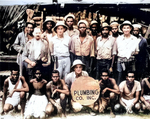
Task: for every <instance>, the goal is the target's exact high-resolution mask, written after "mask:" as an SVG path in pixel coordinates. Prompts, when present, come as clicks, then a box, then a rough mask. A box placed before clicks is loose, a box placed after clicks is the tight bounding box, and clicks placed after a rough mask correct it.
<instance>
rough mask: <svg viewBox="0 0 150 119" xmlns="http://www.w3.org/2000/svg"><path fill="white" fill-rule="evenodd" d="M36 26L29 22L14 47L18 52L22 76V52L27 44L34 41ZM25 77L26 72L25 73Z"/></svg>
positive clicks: (18, 36)
mask: <svg viewBox="0 0 150 119" xmlns="http://www.w3.org/2000/svg"><path fill="white" fill-rule="evenodd" d="M34 27H35V24H34V22H33V21H30V22H27V23H26V27H25V29H24V30H23V31H22V32H21V33H19V34H18V35H17V37H16V40H15V42H14V44H13V45H12V46H13V48H14V49H15V50H16V51H17V52H18V55H17V63H18V65H20V75H21V76H22V73H23V61H22V52H23V49H24V48H25V45H26V43H27V42H28V41H29V40H31V39H33V37H34V36H33V34H32V33H33V30H34ZM23 75H25V72H24V73H23Z"/></svg>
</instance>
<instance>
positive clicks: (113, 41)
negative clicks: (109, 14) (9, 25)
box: [2, 14, 150, 119]
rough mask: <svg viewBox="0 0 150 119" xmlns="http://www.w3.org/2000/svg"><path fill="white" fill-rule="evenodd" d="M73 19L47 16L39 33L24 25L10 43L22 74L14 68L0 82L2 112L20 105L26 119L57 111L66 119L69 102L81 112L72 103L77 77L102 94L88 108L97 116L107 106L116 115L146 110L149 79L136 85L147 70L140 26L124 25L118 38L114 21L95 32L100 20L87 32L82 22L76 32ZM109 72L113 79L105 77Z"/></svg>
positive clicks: (31, 25) (29, 24)
mask: <svg viewBox="0 0 150 119" xmlns="http://www.w3.org/2000/svg"><path fill="white" fill-rule="evenodd" d="M74 19H75V17H74V15H72V14H68V15H66V16H65V18H64V22H63V21H59V22H57V23H55V22H54V21H53V20H52V19H51V17H47V18H46V20H45V21H44V23H43V30H42V31H41V29H40V28H37V27H36V28H35V24H34V23H33V21H30V22H27V24H26V28H25V29H24V31H22V32H21V33H19V34H18V36H17V38H16V40H15V42H14V44H13V47H14V49H15V50H16V51H17V52H18V55H17V63H18V64H19V70H20V76H19V70H18V69H15V68H14V69H12V70H11V76H10V77H8V78H7V79H6V80H5V82H4V88H3V90H4V96H3V112H2V114H4V113H7V112H8V111H10V110H12V109H13V108H15V107H16V106H17V105H18V103H19V102H21V109H22V110H21V114H22V115H24V117H25V119H28V118H30V117H31V116H34V117H40V118H45V117H46V114H47V115H52V113H56V112H59V113H61V114H62V117H66V114H65V109H66V103H67V102H68V104H69V106H70V107H72V109H73V110H74V112H77V111H80V110H81V109H82V108H83V106H82V105H81V104H79V103H78V102H75V101H74V100H72V97H71V94H70V89H71V85H72V83H73V82H74V81H75V79H76V78H78V77H81V76H91V77H93V78H95V79H98V81H99V85H100V89H101V93H100V96H99V98H98V100H97V101H96V102H95V103H94V104H93V105H89V106H88V107H90V108H91V109H92V110H93V111H97V112H100V113H101V112H104V111H105V109H107V106H110V107H111V114H112V115H114V113H113V112H114V110H117V109H120V108H121V107H122V106H123V107H124V109H125V110H126V112H128V113H132V112H133V108H134V109H135V110H136V111H139V110H140V109H143V110H146V109H148V110H149V109H150V96H149V93H150V78H149V77H148V78H145V79H143V80H142V82H141V84H140V82H139V80H141V79H142V78H143V76H142V75H143V74H144V72H145V71H146V47H147V42H146V39H144V38H143V37H142V36H141V35H140V25H138V24H135V25H132V24H131V22H130V21H124V22H123V23H122V24H121V25H120V30H121V31H122V33H123V34H122V35H120V33H119V31H118V29H119V24H118V23H117V22H112V23H111V24H110V25H108V23H106V22H104V23H102V25H101V28H100V29H98V28H99V26H98V22H97V21H92V22H91V24H90V29H91V34H89V33H88V32H87V28H88V27H89V24H88V22H87V21H86V20H80V21H79V22H78V24H77V27H78V29H75V28H74V27H73V25H74ZM99 30H100V33H99V32H98V31H99ZM110 33H111V34H110ZM132 33H133V35H132ZM56 69H57V70H56ZM83 69H84V70H85V71H83ZM70 71H72V72H71V73H70ZM112 72H114V73H113V74H114V75H113V77H115V79H113V78H109V74H110V73H112ZM116 72H118V73H117V75H115V73H116ZM124 74H127V75H126V76H125V75H124ZM135 74H138V76H137V77H135ZM116 77H117V78H116ZM135 78H137V80H138V81H136V80H134V79H135ZM125 79H126V80H125ZM83 85H84V84H83ZM141 87H142V88H141ZM8 92H9V95H8ZM26 92H29V95H27V96H26ZM139 97H140V98H139ZM27 98H28V100H27V101H26V99H27ZM119 102H120V103H119ZM141 107H142V108H141Z"/></svg>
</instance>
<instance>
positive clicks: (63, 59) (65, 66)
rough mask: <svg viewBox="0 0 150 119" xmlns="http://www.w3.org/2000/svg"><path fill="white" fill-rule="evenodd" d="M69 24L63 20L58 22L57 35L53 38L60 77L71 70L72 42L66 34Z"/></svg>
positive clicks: (54, 53)
mask: <svg viewBox="0 0 150 119" xmlns="http://www.w3.org/2000/svg"><path fill="white" fill-rule="evenodd" d="M66 30H67V26H66V25H65V24H64V23H63V22H62V21H60V22H57V24H56V26H55V27H54V31H55V32H56V34H57V35H55V36H54V37H53V38H52V44H53V53H52V55H54V56H56V57H57V58H58V67H57V70H58V71H59V73H60V78H64V77H65V76H66V74H68V73H69V72H70V53H69V49H70V42H71V38H70V37H69V36H68V35H65V34H64V32H65V31H66Z"/></svg>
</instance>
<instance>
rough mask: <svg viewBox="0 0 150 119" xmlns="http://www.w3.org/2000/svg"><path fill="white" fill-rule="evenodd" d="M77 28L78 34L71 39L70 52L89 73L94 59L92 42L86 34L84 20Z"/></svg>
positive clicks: (85, 22)
mask: <svg viewBox="0 0 150 119" xmlns="http://www.w3.org/2000/svg"><path fill="white" fill-rule="evenodd" d="M77 26H78V30H79V32H80V34H79V35H76V36H74V37H73V39H72V44H73V45H72V51H73V53H74V54H75V57H76V58H75V59H80V60H81V61H82V62H83V63H84V64H85V65H86V71H89V73H90V72H91V68H92V63H93V57H94V40H93V38H92V37H91V36H89V35H87V33H86V29H87V27H88V22H87V21H86V20H80V21H79V22H78V24H77Z"/></svg>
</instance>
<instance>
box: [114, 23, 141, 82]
mask: <svg viewBox="0 0 150 119" xmlns="http://www.w3.org/2000/svg"><path fill="white" fill-rule="evenodd" d="M120 29H121V30H122V32H123V35H121V36H119V37H118V38H117V39H116V42H115V48H114V51H113V55H117V56H118V60H117V71H118V80H117V84H118V85H119V83H120V82H121V81H122V80H123V79H125V77H123V79H122V73H123V72H124V73H126V71H128V70H132V71H134V70H135V68H134V63H135V56H134V55H136V54H138V51H139V48H138V43H139V42H138V40H137V38H136V37H135V36H133V35H132V34H131V32H132V30H133V26H132V24H131V22H130V21H124V22H123V23H122V24H121V26H120Z"/></svg>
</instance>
